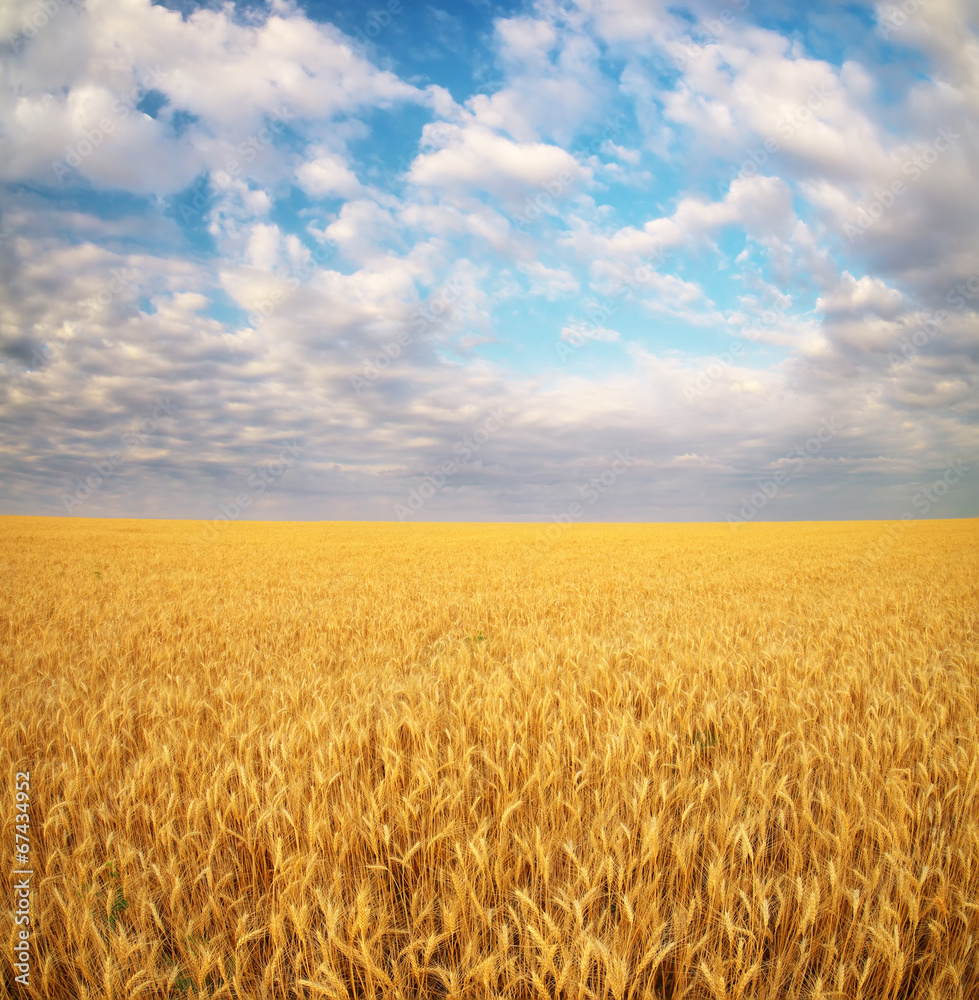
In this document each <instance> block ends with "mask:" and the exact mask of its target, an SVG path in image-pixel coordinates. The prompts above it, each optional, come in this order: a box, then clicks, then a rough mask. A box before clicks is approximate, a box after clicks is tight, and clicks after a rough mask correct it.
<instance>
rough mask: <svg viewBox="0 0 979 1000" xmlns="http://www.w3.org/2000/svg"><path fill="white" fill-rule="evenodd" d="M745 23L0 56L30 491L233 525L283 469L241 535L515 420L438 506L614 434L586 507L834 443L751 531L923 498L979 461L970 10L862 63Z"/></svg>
mask: <svg viewBox="0 0 979 1000" xmlns="http://www.w3.org/2000/svg"><path fill="white" fill-rule="evenodd" d="M729 8H730V9H729V14H730V16H729V17H726V18H725V17H722V16H721V15H720V14H718V12H717V11H716V10H713V9H709V8H708V6H707V5H706V4H696V3H695V4H694V7H693V15H694V17H693V19H691V16H690V15H689V14H682V13H681V12H679V11H678V10H677V9H675V8H674V7H672V6H670V5H667V4H665V3H660V2H659V0H578V2H576V3H575V4H559V3H555V2H552V0H537V2H535V3H534V4H533V5H531V6H530V7H528V8H526V9H525V10H524V11H523V12H522V13H520V14H519V15H512V14H510V15H507V16H502V17H501V16H494V15H493V14H492V11H491V10H490V8H489V7H482V6H480V7H478V8H477V7H476V6H475V5H473V6H472V8H471V9H470V8H468V7H467V9H466V11H462V10H461V9H460V10H459V11H456V10H453V12H452V14H451V15H445V16H444V17H443V16H436V15H434V14H432V15H429V14H425V13H424V12H422V13H419V14H414V13H412V9H410V8H409V7H408V6H407V5H406V6H405V9H404V10H403V11H402V13H401V14H400V15H399V17H400V18H401V19H402V20H401V21H399V22H392V24H391V25H390V26H389V28H388V29H387V31H388V34H387V36H382V35H379V36H378V38H377V39H376V41H375V43H374V48H373V49H372V51H371V54H370V57H368V56H367V55H365V54H364V52H363V51H362V50H361V49H360V48H359V47H358V46H356V45H355V44H354V41H353V39H352V38H351V37H350V36H348V35H345V34H344V32H343V31H342V30H341V29H340V28H339V27H337V26H335V25H334V24H332V23H329V21H328V20H324V19H322V15H318V17H319V18H320V19H314V18H313V17H312V16H311V14H307V13H306V12H305V11H304V9H303V8H302V7H301V6H299V5H292V4H290V3H279V2H276V3H273V4H271V5H270V6H268V7H260V8H256V9H254V10H251V11H250V12H247V13H242V12H240V11H239V12H236V11H235V10H234V9H233V8H232V7H230V6H224V7H215V6H211V5H202V6H200V7H197V8H193V9H189V10H188V11H187V12H186V13H184V14H181V13H179V12H177V11H175V10H170V9H167V8H166V7H164V6H160V5H154V4H151V3H150V2H149V0H130V2H127V3H125V4H119V3H110V2H108V0H85V2H79V3H78V4H69V5H65V6H63V7H59V11H58V13H57V15H56V16H55V17H52V18H51V19H50V23H47V24H46V25H45V26H44V28H43V30H38V31H37V32H36V33H35V35H34V36H33V37H31V38H30V39H27V40H26V41H25V40H22V42H23V44H22V43H21V42H17V43H16V44H15V43H14V42H13V41H11V42H10V44H9V53H5V55H4V59H3V67H4V68H3V73H4V77H3V89H2V92H0V178H2V180H3V181H5V182H6V185H5V186H4V188H3V189H2V190H0V281H2V282H3V286H4V288H5V290H6V291H7V294H5V295H4V296H3V297H0V414H2V416H3V426H4V428H5V430H4V431H3V432H2V436H0V450H2V454H3V456H4V457H3V458H2V459H0V465H2V467H3V471H4V475H3V476H2V477H0V504H2V505H3V509H4V510H7V511H11V512H22V513H30V512H45V513H67V512H69V508H70V512H71V513H91V514H99V513H103V514H122V513H128V514H134V515H141V514H143V515H172V516H197V517H219V516H222V515H221V514H220V511H221V510H222V505H223V506H224V508H228V505H229V503H231V502H233V501H234V498H235V497H236V496H238V495H240V494H242V492H243V491H245V492H247V491H248V490H249V487H248V482H249V476H250V475H251V474H252V473H253V472H254V471H255V469H256V468H257V467H261V466H262V465H263V463H268V462H270V461H272V460H273V458H274V457H275V456H276V455H277V454H279V453H280V452H281V449H282V448H284V447H289V448H294V449H295V456H296V460H295V462H293V463H292V464H291V465H290V467H289V471H288V473H287V475H285V476H283V477H282V480H281V483H279V484H277V485H276V487H275V489H272V490H269V491H267V492H265V493H263V495H262V496H257V495H256V496H253V497H252V498H251V504H252V505H251V506H250V507H249V510H250V512H251V514H252V515H253V516H259V517H261V516H283V517H285V516H294V517H306V518H308V517H337V518H343V517H356V518H361V517H377V518H385V519H391V518H393V517H394V516H395V514H394V505H395V504H396V503H397V502H398V501H399V500H400V499H402V498H403V496H404V495H405V492H406V483H407V482H408V481H409V480H410V479H411V477H412V476H416V475H418V474H420V471H421V472H423V471H424V470H427V469H435V468H438V467H439V466H440V464H441V463H442V462H443V461H444V460H446V459H447V458H451V457H452V455H453V446H454V444H455V443H456V442H458V441H459V440H462V439H465V436H466V435H467V434H471V433H472V431H473V430H474V429H475V428H476V427H477V426H480V423H481V421H483V420H485V419H486V414H487V413H489V412H490V411H496V410H497V409H499V410H501V411H505V412H506V413H507V414H508V417H507V419H506V421H505V427H504V429H501V431H500V432H499V433H498V434H494V435H493V436H492V438H491V439H490V440H487V441H486V442H485V446H484V447H481V450H480V452H479V453H478V454H474V455H473V458H472V461H470V462H467V463H466V465H465V468H464V470H462V471H461V472H460V474H459V476H458V477H457V481H456V482H454V483H452V484H451V485H450V486H449V487H447V488H446V489H445V490H443V491H440V493H439V494H438V495H437V496H435V497H433V498H432V499H431V500H430V501H429V503H428V504H427V505H426V508H425V512H424V515H423V516H424V517H425V518H429V519H437V518H440V517H447V518H464V519H476V518H482V517H486V518H495V519H525V520H529V519H546V518H547V517H549V516H551V515H557V514H560V512H561V511H562V510H566V509H567V505H568V503H570V502H572V501H574V500H576V499H579V498H580V489H581V487H582V485H583V484H586V483H587V482H588V481H589V480H590V479H591V478H593V477H594V476H595V475H598V474H600V473H601V472H602V471H603V470H604V469H606V468H608V466H609V463H610V462H611V461H612V460H613V457H614V456H615V455H616V454H617V453H618V452H623V453H624V452H628V454H629V455H631V456H633V459H632V460H631V464H630V465H629V466H628V469H627V472H626V473H625V474H623V475H622V476H621V477H619V478H618V479H617V480H616V483H615V486H614V489H611V490H609V491H608V493H607V494H603V495H602V498H601V500H602V502H601V504H599V503H597V502H596V504H595V505H594V506H593V507H592V506H589V508H588V516H589V517H593V518H595V519H597V520H615V519H620V518H621V519H636V520H657V519H695V518H710V519H720V520H723V519H725V517H726V516H727V515H728V513H729V512H731V511H736V510H737V509H739V504H740V503H741V499H742V497H743V496H744V495H748V494H751V493H752V492H753V491H755V490H756V489H757V485H753V484H757V482H758V481H764V479H765V477H766V476H770V475H771V474H772V472H773V470H776V469H784V468H792V469H793V470H794V469H795V465H796V463H795V462H793V461H792V460H791V459H790V458H789V457H788V456H791V455H792V454H793V450H794V449H798V448H799V447H803V448H804V447H805V445H806V442H808V441H811V440H813V439H814V435H816V434H817V433H818V432H819V431H820V428H823V430H824V431H825V428H826V427H831V428H832V429H833V432H832V434H831V435H830V437H829V439H827V440H826V441H825V442H822V445H821V448H820V450H819V453H818V455H814V456H812V457H811V459H810V458H807V460H806V461H805V462H804V464H803V469H802V470H801V471H799V472H798V474H795V472H793V477H792V479H791V482H790V484H789V486H788V487H787V488H786V489H785V490H784V491H783V492H782V493H781V494H780V495H779V497H777V498H775V499H774V500H773V501H772V503H771V505H770V506H768V507H766V510H765V512H764V516H765V517H769V516H771V517H808V518H816V517H823V516H849V517H863V516H876V517H893V516H900V514H901V513H902V512H903V510H904V507H903V506H902V504H905V505H906V502H907V501H906V498H907V496H908V495H910V493H911V492H913V489H914V487H915V484H916V483H920V482H922V481H930V479H929V477H931V478H934V475H933V472H934V467H935V466H936V464H938V465H940V464H941V462H944V461H945V460H946V458H948V459H952V458H956V459H961V460H963V461H965V463H966V464H970V463H971V462H973V461H974V460H975V459H976V458H977V457H979V456H977V454H976V453H977V451H979V440H977V436H976V432H975V428H976V426H977V419H979V403H977V400H979V392H977V390H979V337H977V330H979V240H977V239H976V234H977V232H979V203H977V202H976V199H975V198H974V196H973V192H974V190H975V183H976V164H977V163H979V149H977V146H976V143H977V136H979V127H977V126H979V99H977V93H979V91H977V80H979V71H977V67H979V57H977V51H979V49H977V42H976V37H977V36H976V25H975V24H974V23H973V21H974V19H972V18H971V13H970V9H969V8H968V7H967V6H966V5H965V4H964V3H963V2H962V0H932V2H931V3H929V4H927V5H920V11H919V12H918V14H917V15H916V16H915V17H914V18H908V19H907V20H906V22H904V23H902V24H900V25H892V27H893V31H890V33H889V37H884V33H883V32H881V31H878V33H877V34H876V35H875V36H873V37H872V38H871V37H870V36H869V33H868V38H867V39H863V40H861V39H856V40H855V43H854V44H853V45H852V46H850V47H849V48H848V50H847V53H846V54H845V58H844V57H843V55H841V54H840V53H839V52H836V51H835V50H833V45H832V44H830V43H829V42H827V41H826V38H825V37H823V38H822V39H821V40H820V41H819V44H818V45H815V44H813V45H810V44H809V42H810V38H809V36H808V34H807V32H808V22H807V21H806V19H805V17H803V16H801V15H800V17H799V19H798V20H797V21H795V22H793V23H794V28H793V30H792V31H789V30H782V29H781V28H779V30H776V28H775V27H772V26H771V24H769V26H767V27H764V26H761V25H760V24H759V23H758V22H757V21H756V19H755V17H754V12H753V11H752V9H751V7H750V5H748V4H744V5H741V4H732V5H729ZM31 10H33V7H32V6H31V5H30V4H29V3H26V2H21V0H17V2H15V3H14V4H10V5H7V6H6V7H5V8H4V9H3V11H2V12H0V34H2V33H4V32H5V33H6V37H7V38H8V39H10V38H11V37H12V36H13V35H14V34H15V33H16V32H17V31H19V30H20V27H19V26H20V25H21V24H22V23H23V21H24V18H25V17H26V16H27V15H28V14H29V12H30V11H31ZM311 13H312V12H311ZM826 16H827V17H830V19H831V20H832V18H833V17H837V16H839V17H843V16H844V13H838V14H837V13H831V14H827V15H826ZM877 16H878V21H879V25H881V26H886V25H887V24H890V22H888V21H887V18H888V17H889V16H890V14H889V13H888V8H887V7H881V8H879V9H878V12H877ZM413 17H418V18H423V20H424V25H425V26H426V30H428V28H430V27H431V26H432V25H435V27H436V28H438V31H437V32H436V33H435V34H431V37H430V38H428V44H429V48H431V47H432V46H435V47H436V48H437V46H439V45H442V46H443V51H436V52H435V54H433V55H431V56H424V57H423V55H419V52H418V51H415V50H414V49H411V50H409V49H407V48H405V46H404V44H403V40H404V38H407V37H410V31H409V29H410V28H411V26H412V25H413V24H414V22H412V21H411V18H413ZM467 19H474V20H472V21H470V20H467ZM419 23H420V22H419ZM779 23H780V24H781V22H779ZM847 23H848V24H850V25H852V24H853V22H852V21H848V22H847ZM415 27H417V25H415ZM471 38H479V39H480V41H479V43H478V44H479V45H480V46H481V48H480V50H479V52H478V53H477V55H478V61H479V62H480V63H481V64H483V65H487V66H492V67H494V73H495V74H496V77H495V80H494V82H493V83H492V84H489V83H488V82H487V80H488V78H483V79H481V80H480V81H477V83H476V84H474V85H473V86H472V88H471V92H469V91H466V86H465V84H464V82H463V83H460V81H464V80H465V79H466V71H465V68H464V66H463V64H462V61H461V59H462V56H461V55H460V53H459V52H453V51H450V50H451V49H452V48H453V46H455V47H456V48H458V47H459V46H461V45H462V41H461V40H464V39H471ZM440 39H441V41H440ZM856 42H860V44H856ZM887 46H892V48H890V49H888V48H887ZM375 50H376V51H375ZM817 50H818V51H817ZM831 50H832V52H831ZM908 50H912V51H914V52H915V53H916V56H915V58H916V59H917V60H918V62H917V63H916V64H915V65H916V66H918V67H919V68H918V69H912V64H911V62H910V61H907V57H906V55H905V54H902V53H906V52H907V51H908ZM425 51H426V52H427V51H428V49H426V50H425ZM433 51H434V50H433ZM882 52H883V55H881V53H882ZM412 60H415V61H414V62H413V61H412ZM426 60H427V61H426ZM453 60H455V62H453ZM902 60H905V61H904V62H902ZM443 67H447V68H446V69H444V70H443ZM440 74H442V75H440ZM429 81H438V82H429ZM450 85H451V91H450V89H449V88H450ZM54 163H57V164H61V166H59V167H58V169H54V167H53V166H52V164H54ZM589 306H590V307H592V312H593V313H594V314H595V315H598V314H599V313H600V314H601V317H600V318H599V319H596V320H594V321H592V322H589V323H587V324H584V323H582V324H581V325H576V322H575V320H574V319H573V317H575V316H583V315H591V313H589V312H588V311H587V309H588V307H589ZM613 313H615V318H614V320H613V319H612V318H611V317H612V314H613ZM559 347H560V348H561V350H560V351H558V350H557V349H558V348H559ZM556 357H560V358H562V359H564V361H565V363H564V364H554V363H553V362H554V360H555V358H556ZM542 359H543V360H542ZM161 407H162V409H161ZM154 414H156V416H154ZM144 426H145V428H147V429H145V430H142V431H140V430H139V428H140V427H144ZM134 428H135V430H134ZM127 433H128V434H133V435H135V436H134V437H133V438H132V442H133V443H132V445H131V446H127V447H125V448H124V449H122V451H123V453H124V456H125V460H124V461H121V462H120V463H117V464H116V465H115V466H114V467H113V471H112V474H111V475H110V476H108V477H107V478H106V479H105V480H104V482H102V483H101V484H100V486H99V488H98V489H96V490H94V492H91V495H89V496H87V497H86V498H85V499H84V502H82V501H78V503H77V504H74V505H69V506H68V507H66V503H65V497H66V496H67V497H68V498H69V500H70V499H71V498H75V499H76V500H77V498H78V495H79V489H82V488H83V487H79V485H78V484H79V483H82V484H84V483H85V482H86V477H88V476H90V475H92V474H93V469H95V468H96V467H98V466H99V464H100V463H101V464H102V465H104V464H105V461H106V456H107V455H111V454H113V453H115V452H116V451H117V450H119V448H120V440H121V438H122V436H123V435H125V434H127ZM824 436H825V435H824ZM820 440H821V439H820ZM975 495H976V494H975V488H974V486H970V485H969V481H968V480H963V482H962V484H961V486H960V487H959V488H958V490H957V492H955V493H954V494H950V496H949V497H948V499H947V501H946V502H945V503H946V505H945V506H944V507H943V508H941V510H939V511H936V513H939V514H940V515H942V514H946V513H947V515H948V516H951V515H952V514H961V513H970V512H971V513H975V499H974V498H975Z"/></svg>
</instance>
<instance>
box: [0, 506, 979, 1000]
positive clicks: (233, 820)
mask: <svg viewBox="0 0 979 1000" xmlns="http://www.w3.org/2000/svg"><path fill="white" fill-rule="evenodd" d="M0 526H2V534H0V565H2V566H3V568H4V572H3V574H2V575H0V589H2V599H3V608H4V612H5V613H4V616H3V620H2V626H0V627H2V635H0V657H2V661H3V671H2V681H0V683H2V686H3V708H2V718H3V741H2V754H3V757H4V760H3V765H4V768H5V774H6V775H7V778H8V786H7V787H8V796H7V799H6V801H7V802H8V804H10V803H13V802H14V794H13V787H14V775H15V772H30V776H31V777H30V831H31V847H30V850H31V859H32V867H33V869H34V870H35V872H36V874H35V877H34V883H33V889H32V897H31V907H32V909H31V928H32V938H31V948H32V950H33V954H32V958H31V962H32V966H31V968H32V971H31V975H30V985H29V986H28V987H20V986H18V985H17V984H16V983H15V981H14V976H15V972H14V971H13V966H12V959H11V954H12V953H11V946H12V943H13V940H14V939H13V933H14V931H13V923H12V922H11V921H8V922H7V926H8V928H9V933H8V939H9V940H8V946H7V947H6V948H5V950H4V954H3V959H2V962H3V966H2V967H3V996H4V997H12V996H18V995H20V996H30V997H38V998H39V997H45V998H48V997H50V998H75V997H80V998H85V997H90V998H96V997H99V998H101V997H107V998H109V997H111V998H136V997H146V998H149V997H169V998H176V997H186V998H190V997H214V998H222V997H223V998H232V997H234V998H279V997H281V998H286V997H288V998H293V997H308V998H319V997H334V998H341V997H359V998H363V997H370V998H382V997H383V998H388V997H391V998H410V997H439V998H443V997H444V998H449V997H467V998H484V997H485V998H490V997H507V998H526V1000H531V998H535V997H540V998H545V997H562V998H616V1000H619V998H625V997H628V998H657V1000H667V998H680V997H685V998H690V1000H700V998H704V1000H706V998H712V1000H720V998H741V997H744V998H749V997H754V998H759V1000H762V998H772V1000H774V998H803V997H805V998H810V997H811V998H817V997H823V998H830V997H832V998H851V997H852V998H857V997H864V998H885V997H888V998H895V1000H896V998H909V1000H910V998H917V997H922V998H929V997H930V998H938V997H950V998H960V1000H971V998H975V997H977V996H979V754H977V735H979V734H977V728H979V727H977V718H979V648H977V647H979V641H977V640H979V530H977V529H979V522H977V521H975V520H972V521H967V520H962V521H930V522H922V523H919V524H912V525H910V526H904V527H901V528H896V527H895V526H894V525H890V526H888V525H885V524H882V523H867V522H863V523H858V522H854V523H809V524H755V525H743V526H741V527H739V528H738V529H737V530H734V529H732V528H731V526H729V525H726V524H724V525H585V524H580V525H575V526H572V527H568V528H563V529H558V528H556V527H555V528H554V529H552V530H551V531H549V532H547V531H545V530H544V529H543V526H540V525H477V524H440V525H437V524H417V525H401V524H369V523H321V524H312V523H311V524H282V523H259V522H253V523H229V524H228V525H226V526H225V527H224V528H222V530H220V531H213V530H212V531H210V532H208V531H205V530H203V526H202V524H201V523H200V522H196V523H195V522H179V521H123V520H112V521H110V520H94V519H91V520H89V519H67V518H50V519H46V518H22V517H6V518H2V519H0ZM3 815H4V833H3V836H4V843H5V844H12V843H13V841H14V833H15V823H16V822H17V820H16V818H15V816H14V814H13V811H12V809H11V808H9V805H8V808H7V809H5V810H4V812H3ZM7 857H8V859H9V857H10V854H9V851H8V854H7ZM7 898H8V903H7V907H8V914H9V913H11V912H12V905H13V904H12V903H10V902H9V899H10V897H9V895H8V897H7Z"/></svg>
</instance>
